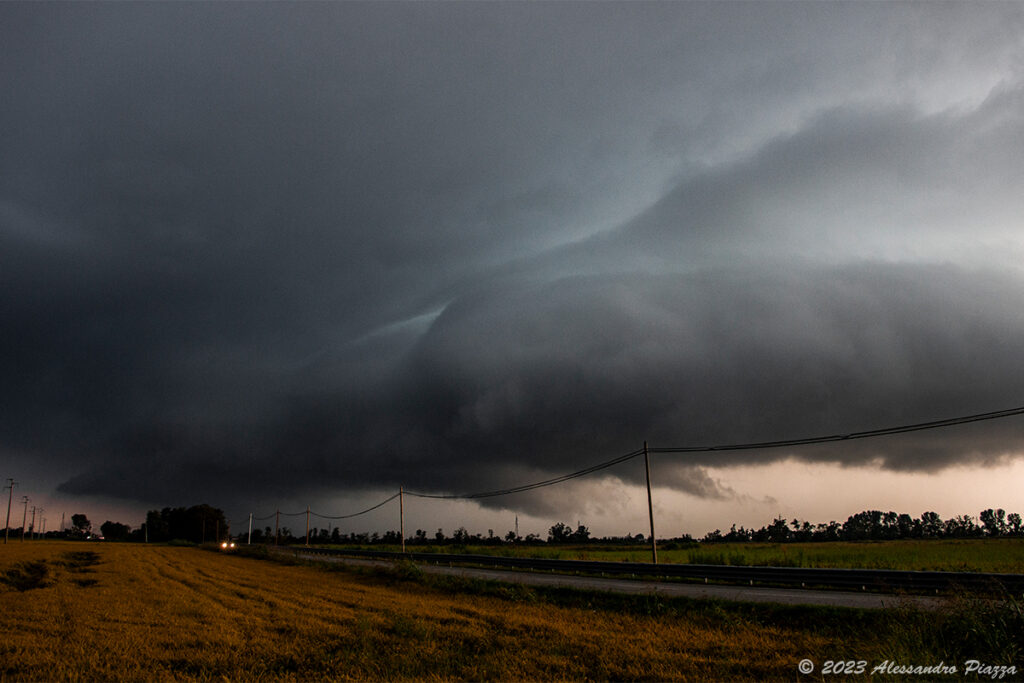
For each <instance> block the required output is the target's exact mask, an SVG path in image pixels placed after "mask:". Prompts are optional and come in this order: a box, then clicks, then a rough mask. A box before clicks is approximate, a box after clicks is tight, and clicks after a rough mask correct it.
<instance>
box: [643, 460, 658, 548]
mask: <svg viewBox="0 0 1024 683" xmlns="http://www.w3.org/2000/svg"><path fill="white" fill-rule="evenodd" d="M644 469H645V470H646V472H647V514H648V515H649V516H650V518H651V562H653V563H654V564H658V544H657V542H656V541H655V540H654V504H653V503H652V502H651V459H650V457H649V456H648V455H647V442H646V441H644Z"/></svg>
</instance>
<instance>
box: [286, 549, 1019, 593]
mask: <svg viewBox="0 0 1024 683" xmlns="http://www.w3.org/2000/svg"><path fill="white" fill-rule="evenodd" d="M301 552H303V553H312V554H316V555H328V556H340V557H355V558H366V559H383V560H401V559H407V560H413V561H414V562H427V563H431V564H447V565H452V566H454V565H473V566H484V567H494V568H503V569H525V570H533V571H538V570H539V571H551V572H559V573H566V574H574V573H575V574H591V575H602V574H604V575H613V576H622V577H657V578H675V579H689V580H696V581H705V582H712V581H713V582H715V583H743V584H748V585H754V584H760V585H786V586H803V587H807V588H811V587H814V588H844V589H852V590H874V591H895V592H898V591H906V592H928V593H934V592H946V591H957V590H961V591H969V592H981V593H1003V592H1009V593H1011V594H1013V595H1020V594H1021V593H1024V574H987V573H980V572H927V571H902V570H894V569H818V568H813V569H810V568H794V567H748V566H734V565H714V564H650V563H647V562H594V561H588V560H548V559H541V558H531V557H501V556H497V555H464V554H448V553H417V552H408V553H399V552H389V551H383V550H340V549H333V548H302V550H301Z"/></svg>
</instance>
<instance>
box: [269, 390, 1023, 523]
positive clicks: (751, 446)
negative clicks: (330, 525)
mask: <svg viewBox="0 0 1024 683" xmlns="http://www.w3.org/2000/svg"><path fill="white" fill-rule="evenodd" d="M1014 415H1024V406H1021V407H1019V408H1009V409H1007V410H996V411H992V412H988V413H977V414H974V415H964V416H961V417H953V418H948V419H945V420H932V421H930V422H918V423H914V424H907V425H900V426H897V427H884V428H882V429H869V430H866V431H860V432H849V433H842V434H831V435H827V436H810V437H803V438H798V439H783V440H778V441H757V442H750V443H737V444H724V445H718V446H670V447H658V448H647V449H646V452H648V453H710V452H725V451H743V450H767V449H771V448H785V447H791V446H810V445H813V444H822V443H834V442H838V441H853V440H857V439H868V438H872V437H878V436H889V435H892V434H906V433H908V432H920V431H924V430H928V429H939V428H941V427H953V426H956V425H963V424H969V423H972V422H982V421H985V420H996V419H999V418H1003V417H1012V416H1014ZM644 452H645V449H643V448H641V449H638V450H635V451H630V452H629V453H624V454H623V455H619V456H616V457H614V458H612V459H611V460H605V461H604V462H600V463H597V464H595V465H591V466H589V467H585V468H583V469H581V470H576V471H575V472H570V473H568V474H563V475H560V476H557V477H552V478H551V479H545V480H543V481H537V482H533V483H531V484H523V485H521V486H513V487H509V488H504V489H495V490H493V491H480V492H477V493H463V494H433V493H417V492H415V491H404V494H405V495H407V496H415V497H417V498H435V499H443V500H473V499H479V498H493V497H496V496H507V495H509V494H512V493H521V492H523V491H531V490H533V489H539V488H542V487H545V486H553V485H555V484H560V483H562V482H564V481H569V480H571V479H577V478H579V477H584V476H586V475H588V474H593V473H594V472H599V471H601V470H604V469H607V468H609V467H614V466H615V465H618V464H620V463H623V462H626V461H627V460H632V459H633V458H636V457H639V456H641V455H643V454H644ZM402 493H403V492H399V493H396V494H394V495H393V496H391V497H390V498H387V499H386V500H383V501H381V502H379V503H377V504H376V505H374V506H373V507H369V508H367V509H365V510H361V511H360V512H354V513H352V514H348V515H338V516H329V515H321V514H319V513H316V512H310V514H313V515H316V516H317V517H320V518H322V519H348V518H350V517H358V516H359V515H364V514H366V513H367V512H372V511H373V510H376V509H377V508H379V507H381V506H382V505H385V504H387V503H390V502H391V501H393V500H394V499H395V498H398V497H399V496H400V495H402ZM281 514H283V515H286V516H296V515H301V514H306V511H303V512H296V513H283V512H282V513H281ZM273 516H274V515H270V516H269V517H258V518H256V520H257V521H263V520H266V519H270V518H271V517H273Z"/></svg>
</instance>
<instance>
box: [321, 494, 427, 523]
mask: <svg viewBox="0 0 1024 683" xmlns="http://www.w3.org/2000/svg"><path fill="white" fill-rule="evenodd" d="M406 493H408V491H406ZM400 495H401V494H400V493H396V494H395V495H393V496H391V497H390V498H388V499H386V500H382V501H381V502H379V503H377V504H376V505H374V506H373V507H369V508H366V509H365V510H361V511H359V512H353V513H352V514H350V515H338V516H336V517H332V516H330V515H321V514H320V513H318V512H311V513H310V514H313V515H316V516H317V517H319V518H321V519H348V518H349V517H358V516H359V515H365V514H366V513H367V512H372V511H374V510H376V509H377V508H379V507H380V506H382V505H385V504H386V503H390V502H391V501H393V500H394V499H395V498H398V496H400Z"/></svg>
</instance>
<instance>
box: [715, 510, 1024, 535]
mask: <svg viewBox="0 0 1024 683" xmlns="http://www.w3.org/2000/svg"><path fill="white" fill-rule="evenodd" d="M998 536H1024V527H1022V525H1021V516H1020V515H1019V514H1018V513H1016V512H1011V513H1010V514H1006V511H1005V510H1003V509H1001V508H1000V509H998V510H993V509H992V508H989V509H987V510H982V511H981V513H980V514H979V515H978V518H977V519H975V518H974V517H972V516H971V515H957V516H955V517H950V518H949V519H947V520H943V519H942V518H941V517H940V516H939V515H938V513H936V512H924V513H922V514H921V516H920V517H911V516H910V515H908V514H897V513H895V512H882V511H880V510H865V511H864V512H858V513H857V514H855V515H851V516H850V517H849V518H847V520H846V521H845V522H843V523H842V524H840V523H839V522H836V521H831V522H829V523H828V524H811V523H810V522H807V521H800V520H799V519H794V520H792V521H789V522H787V521H786V519H785V518H784V517H777V518H775V520H773V521H772V523H771V524H768V525H766V526H762V527H761V528H760V529H745V528H743V527H742V526H741V527H739V528H738V529H737V528H736V525H735V524H733V525H732V528H731V529H729V531H727V532H725V533H722V531H721V530H720V529H715V530H714V531H712V532H710V533H708V534H706V535H705V536H704V538H702V539H701V542H702V543H745V542H748V541H752V542H768V543H787V542H807V541H868V540H870V541H886V540H896V539H912V538H981V537H998Z"/></svg>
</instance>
